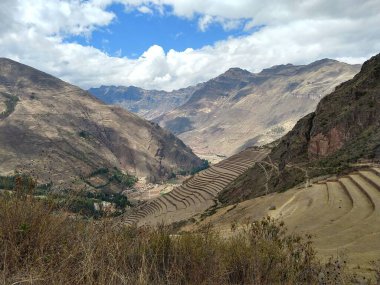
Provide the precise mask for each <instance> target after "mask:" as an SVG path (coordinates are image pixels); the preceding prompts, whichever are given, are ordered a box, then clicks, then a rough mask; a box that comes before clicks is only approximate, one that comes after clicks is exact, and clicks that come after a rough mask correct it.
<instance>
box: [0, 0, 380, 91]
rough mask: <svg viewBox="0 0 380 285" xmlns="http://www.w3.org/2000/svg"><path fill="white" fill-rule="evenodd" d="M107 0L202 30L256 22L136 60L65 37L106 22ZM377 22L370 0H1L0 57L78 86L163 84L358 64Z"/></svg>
mask: <svg viewBox="0 0 380 285" xmlns="http://www.w3.org/2000/svg"><path fill="white" fill-rule="evenodd" d="M115 2H117V3H121V4H124V5H125V7H126V11H128V10H130V9H136V10H138V11H140V12H141V13H161V14H164V13H171V14H173V15H175V16H178V17H186V18H189V19H192V18H194V19H195V20H197V21H198V25H199V28H200V30H206V29H208V28H209V25H211V24H219V25H221V26H222V27H223V28H225V29H234V28H237V27H240V28H241V26H242V25H243V23H245V29H246V30H247V31H249V30H251V29H252V28H253V27H256V26H258V25H259V26H262V28H260V29H259V30H258V31H254V32H253V31H252V32H251V33H250V34H248V35H245V36H240V37H231V38H228V39H226V40H223V41H220V42H216V43H214V44H213V45H210V46H205V47H203V48H200V49H192V48H191V47H189V48H188V49H186V50H184V51H176V50H170V51H168V52H167V53H165V52H164V50H163V49H162V47H160V46H157V45H154V46H152V47H150V48H149V49H148V50H147V51H145V52H144V53H143V54H142V55H141V56H140V57H138V58H137V59H130V58H127V57H120V56H116V55H115V56H111V55H108V54H107V53H105V52H103V51H101V50H99V49H97V48H94V47H91V46H83V45H80V44H77V43H70V42H67V41H66V40H65V39H66V37H67V36H70V35H87V36H90V35H91V33H92V32H93V31H94V30H95V29H98V28H106V27H107V26H108V25H109V24H110V23H112V21H115V19H116V16H115V15H114V14H113V13H112V12H110V11H108V10H107V7H109V5H111V4H112V3H115ZM167 6H170V7H171V9H170V10H167V9H165V7H167ZM379 26H380V4H379V1H378V0H363V1H360V2H358V1H356V0H336V1H330V0H313V1H296V0H288V1H276V0H268V1H256V0H235V1H230V0H193V1H187V0H152V1H144V0H88V1H79V0H35V1H29V0H2V1H1V2H0V56H4V57H9V58H12V59H15V60H18V61H21V62H23V63H26V64H29V65H32V66H34V67H36V68H39V69H41V70H44V71H46V72H48V73H51V74H53V75H56V76H58V77H60V78H62V79H64V80H67V81H69V82H71V83H74V84H78V85H79V86H81V87H83V88H89V87H92V86H99V85H101V84H106V85H110V84H112V85H136V86H141V87H144V88H155V89H166V90H171V89H175V88H181V87H185V86H188V85H192V84H195V83H198V82H201V81H205V80H208V79H210V78H211V77H214V76H217V75H218V74H220V73H222V72H224V71H225V70H226V69H228V68H230V67H235V66H237V67H241V68H245V69H248V70H251V71H254V72H257V71H260V70H261V69H262V68H266V67H269V66H272V65H275V64H282V63H289V62H290V63H295V64H303V63H309V62H311V61H314V60H317V59H320V58H325V57H328V58H335V59H338V60H342V61H346V62H350V63H359V62H363V60H364V59H366V58H368V57H369V56H371V55H373V54H375V53H378V52H380V29H378V27H379Z"/></svg>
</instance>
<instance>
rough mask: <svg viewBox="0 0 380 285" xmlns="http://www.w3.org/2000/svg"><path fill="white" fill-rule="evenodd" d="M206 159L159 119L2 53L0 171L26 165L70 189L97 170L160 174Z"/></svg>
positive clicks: (43, 180) (155, 177) (154, 177)
mask: <svg viewBox="0 0 380 285" xmlns="http://www.w3.org/2000/svg"><path fill="white" fill-rule="evenodd" d="M201 163H202V162H201V160H200V159H199V158H198V157H197V156H195V155H194V154H193V152H192V151H191V149H190V148H189V147H187V146H186V145H185V144H184V143H183V142H182V141H181V140H179V139H178V138H176V137H175V136H174V135H172V134H171V133H170V132H168V131H166V130H164V129H162V128H161V127H159V126H158V125H157V124H155V123H152V122H149V121H146V120H144V119H141V118H140V117H138V116H137V115H135V114H132V113H130V112H128V111H126V110H124V109H122V108H120V107H115V106H107V105H105V104H103V103H102V102H100V101H99V100H98V99H96V98H94V97H93V96H91V95H90V94H89V93H87V92H85V91H83V90H81V89H80V88H78V87H75V86H73V85H70V84H68V83H66V82H63V81H61V80H59V79H57V78H55V77H53V76H50V75H48V74H46V73H43V72H41V71H38V70H36V69H33V68H31V67H28V66H25V65H22V64H20V63H17V62H14V61H11V60H8V59H0V175H5V174H9V173H13V172H14V170H22V171H24V172H28V173H32V174H33V175H34V176H37V177H38V178H39V180H40V182H41V183H47V182H50V181H51V182H53V183H54V184H62V187H72V186H73V185H77V186H78V185H79V184H80V183H81V180H82V178H81V177H84V176H87V175H89V174H90V173H93V172H94V171H96V170H98V169H99V168H109V169H114V168H115V167H116V168H118V169H120V170H122V171H124V172H128V173H129V174H133V175H135V176H138V177H147V178H148V180H163V179H165V178H167V177H168V176H170V175H171V174H172V172H176V171H177V170H180V169H183V170H191V169H192V168H194V167H197V166H200V165H201ZM99 183H101V181H100V182H99ZM78 187H79V188H80V186H78ZM78 187H77V188H78ZM119 190H120V189H119Z"/></svg>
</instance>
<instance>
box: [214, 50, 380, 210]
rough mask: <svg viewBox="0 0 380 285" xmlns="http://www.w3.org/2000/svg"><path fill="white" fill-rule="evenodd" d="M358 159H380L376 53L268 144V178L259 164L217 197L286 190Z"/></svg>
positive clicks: (236, 197)
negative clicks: (274, 142) (312, 108)
mask: <svg viewBox="0 0 380 285" xmlns="http://www.w3.org/2000/svg"><path fill="white" fill-rule="evenodd" d="M360 159H367V160H379V159H380V54H379V55H377V56H374V57H372V58H371V59H370V60H368V61H367V62H365V63H364V64H363V67H362V69H361V71H360V73H358V74H357V75H356V76H355V77H354V78H353V79H352V80H349V81H347V82H345V83H342V84H341V85H339V86H338V87H337V88H336V89H335V91H334V92H332V93H331V94H329V95H328V96H326V97H324V98H323V99H322V100H321V102H320V103H319V104H318V106H317V108H316V111H315V112H313V113H310V114H309V115H307V116H305V117H304V118H302V119H301V120H299V121H298V123H297V124H296V125H295V127H294V128H293V129H292V130H291V131H290V132H289V133H288V134H287V135H285V136H284V137H283V138H282V139H281V140H280V141H279V142H278V144H277V145H276V146H274V147H273V149H272V151H271V153H270V155H269V158H268V159H267V161H266V165H265V167H266V170H267V171H268V172H270V173H271V175H272V176H271V178H270V180H269V181H268V183H267V182H266V181H267V179H265V178H264V173H263V170H262V169H259V168H257V167H256V168H252V169H251V170H250V171H249V172H247V173H246V174H245V175H244V176H242V177H241V178H240V179H238V180H237V181H236V182H235V184H234V185H233V186H231V187H230V188H229V189H227V190H226V191H225V192H224V193H223V194H222V196H221V199H222V200H223V201H224V202H228V203H230V202H233V201H237V200H242V199H246V198H248V197H255V196H258V195H260V194H262V193H263V192H264V191H265V189H266V186H265V185H267V186H268V187H269V191H282V190H286V189H288V188H290V187H292V186H294V185H295V184H297V183H300V182H302V181H305V180H307V179H308V178H310V177H313V176H317V175H323V174H326V173H336V172H340V171H343V170H344V169H347V168H348V167H349V166H350V163H353V162H357V161H358V160H360ZM252 187H253V189H254V191H252V190H251V189H252Z"/></svg>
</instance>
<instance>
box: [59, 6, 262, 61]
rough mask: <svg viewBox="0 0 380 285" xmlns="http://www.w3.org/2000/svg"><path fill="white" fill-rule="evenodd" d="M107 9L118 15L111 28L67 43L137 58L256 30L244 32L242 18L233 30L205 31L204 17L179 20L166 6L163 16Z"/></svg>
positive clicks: (215, 28)
mask: <svg viewBox="0 0 380 285" xmlns="http://www.w3.org/2000/svg"><path fill="white" fill-rule="evenodd" d="M107 10H108V11H110V12H113V13H114V14H115V15H116V18H115V20H114V21H113V22H112V23H111V24H110V25H108V26H107V27H104V28H98V29H95V30H94V31H93V32H92V34H91V36H90V37H86V36H85V35H79V36H73V37H69V38H68V39H66V41H68V42H78V43H80V44H81V45H91V46H94V47H96V48H98V49H100V50H102V51H104V52H106V53H107V54H110V55H113V56H119V57H120V56H121V57H123V56H126V57H128V58H138V57H139V56H141V55H142V54H143V53H144V52H145V51H146V50H148V49H149V47H151V46H153V45H159V46H161V47H162V48H163V49H164V51H165V52H168V51H169V50H170V49H174V50H176V51H183V50H185V49H187V48H193V49H199V48H202V47H204V46H206V45H212V44H214V43H215V42H217V41H221V40H225V39H228V38H229V37H239V36H244V35H248V34H250V33H251V32H252V30H253V29H250V30H249V31H246V30H244V26H245V24H246V23H247V22H248V21H249V20H248V19H241V21H240V23H239V24H238V25H237V26H236V27H234V28H232V29H224V28H223V27H222V26H221V25H219V24H217V23H213V24H210V25H209V26H208V27H207V29H206V30H204V31H202V30H201V29H200V28H199V25H198V22H199V20H200V18H201V15H195V16H194V17H192V18H185V17H178V16H176V15H174V14H173V11H172V9H171V8H170V6H165V7H164V11H163V14H160V13H153V14H150V13H142V12H140V11H138V10H130V11H128V10H126V9H125V7H124V5H122V4H112V5H111V6H109V7H108V8H107ZM258 28H259V27H256V28H255V29H256V30H257V29H258Z"/></svg>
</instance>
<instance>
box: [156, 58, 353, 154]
mask: <svg viewBox="0 0 380 285" xmlns="http://www.w3.org/2000/svg"><path fill="white" fill-rule="evenodd" d="M359 68H360V67H359V66H358V65H349V64H345V63H341V62H338V61H335V60H329V59H325V60H320V61H317V62H314V63H311V64H309V65H304V66H303V65H301V66H295V65H291V64H288V65H280V66H274V67H272V68H269V69H265V70H263V71H262V72H261V73H258V74H253V73H250V72H248V71H246V70H241V69H238V68H233V69H230V70H228V71H227V72H226V73H224V74H222V75H220V76H218V77H216V78H214V79H212V80H210V81H208V82H206V83H204V84H203V85H202V87H201V88H200V89H199V90H197V91H196V92H195V93H194V94H193V95H192V97H190V99H189V101H188V102H187V103H185V104H184V105H182V106H180V107H178V108H176V109H174V110H173V111H171V112H169V113H167V114H165V115H163V116H161V117H159V118H157V119H155V121H156V122H159V124H160V125H161V126H162V127H165V128H167V129H169V130H171V131H172V132H174V133H175V134H178V135H179V137H180V138H181V139H183V141H184V142H186V143H187V144H188V145H190V146H191V147H192V148H193V150H194V152H195V153H197V154H202V155H205V154H220V155H226V156H229V155H232V154H234V153H236V152H238V151H239V150H242V149H244V148H245V147H247V146H251V145H261V144H265V143H268V142H270V141H273V140H275V139H278V138H279V137H281V136H283V135H284V134H286V132H288V131H289V130H291V128H292V127H293V126H294V124H295V123H296V122H297V120H298V119H299V118H301V117H302V116H304V115H305V114H307V113H309V112H311V111H313V110H314V109H315V107H316V105H317V103H318V102H319V100H320V99H321V98H322V97H323V96H324V95H326V94H328V93H330V92H331V91H333V90H334V88H335V86H336V85H338V84H339V83H341V82H344V81H346V80H348V79H351V78H352V77H353V76H354V75H355V74H356V73H357V72H358V71H359Z"/></svg>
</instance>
